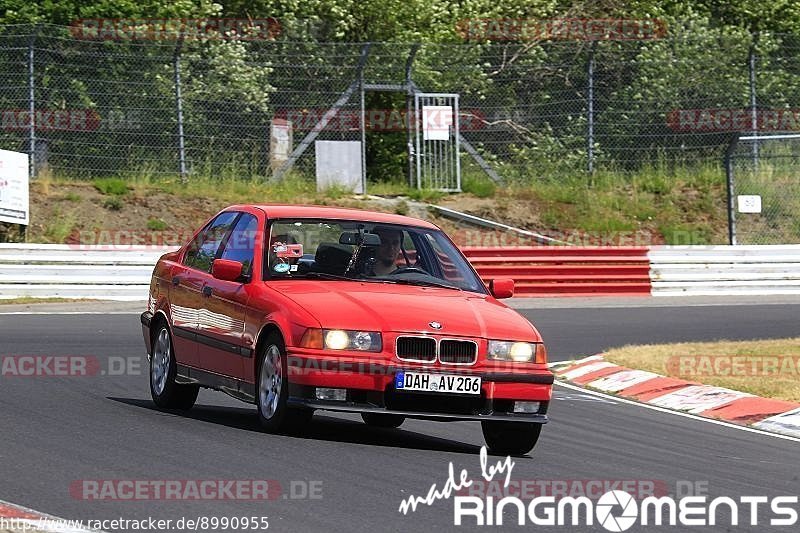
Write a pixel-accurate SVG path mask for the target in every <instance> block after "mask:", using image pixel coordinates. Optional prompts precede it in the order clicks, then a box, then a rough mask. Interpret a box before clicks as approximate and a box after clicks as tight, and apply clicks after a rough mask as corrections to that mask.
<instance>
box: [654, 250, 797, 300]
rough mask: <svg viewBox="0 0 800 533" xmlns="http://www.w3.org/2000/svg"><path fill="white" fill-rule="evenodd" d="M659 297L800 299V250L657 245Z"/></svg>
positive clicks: (655, 265)
mask: <svg viewBox="0 0 800 533" xmlns="http://www.w3.org/2000/svg"><path fill="white" fill-rule="evenodd" d="M648 257H649V259H650V278H651V280H652V285H653V288H652V294H653V296H682V295H686V296H713V295H730V296H736V295H742V296H746V295H776V294H800V245H770V246H764V245H758V246H756V245H752V246H703V247H699V246H693V247H687V246H653V247H651V248H650V252H649V254H648Z"/></svg>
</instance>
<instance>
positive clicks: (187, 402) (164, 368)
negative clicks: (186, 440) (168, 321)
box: [150, 325, 200, 410]
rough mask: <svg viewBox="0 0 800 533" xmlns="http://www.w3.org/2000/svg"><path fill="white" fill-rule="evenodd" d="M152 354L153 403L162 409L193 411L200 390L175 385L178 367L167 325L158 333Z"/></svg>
mask: <svg viewBox="0 0 800 533" xmlns="http://www.w3.org/2000/svg"><path fill="white" fill-rule="evenodd" d="M150 353H151V354H152V355H150V396H151V397H152V398H153V403H155V404H156V405H157V406H158V407H161V408H162V409H183V410H187V409H191V408H192V406H193V405H194V402H195V401H196V400H197V393H198V392H199V391H200V388H199V387H198V386H197V385H180V384H178V383H175V375H176V374H177V372H178V367H177V364H176V363H175V354H174V353H173V352H172V337H170V334H169V329H168V328H167V326H166V325H162V326H161V327H160V329H159V330H158V331H157V333H156V335H155V337H154V338H153V344H152V347H151V350H150Z"/></svg>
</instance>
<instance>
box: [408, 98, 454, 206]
mask: <svg viewBox="0 0 800 533" xmlns="http://www.w3.org/2000/svg"><path fill="white" fill-rule="evenodd" d="M414 117H415V120H414V124H415V128H414V136H415V142H414V150H415V157H414V164H415V165H416V174H417V188H419V189H436V190H440V191H447V192H461V160H460V157H459V155H460V135H459V130H458V95H457V94H447V93H416V94H414Z"/></svg>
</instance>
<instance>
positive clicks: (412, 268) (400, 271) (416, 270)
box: [389, 266, 430, 276]
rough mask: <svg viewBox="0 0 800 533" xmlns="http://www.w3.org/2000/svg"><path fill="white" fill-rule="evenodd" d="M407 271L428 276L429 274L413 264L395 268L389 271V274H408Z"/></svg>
mask: <svg viewBox="0 0 800 533" xmlns="http://www.w3.org/2000/svg"><path fill="white" fill-rule="evenodd" d="M409 272H410V273H416V274H425V275H426V276H430V274H428V271H427V270H424V269H422V268H419V267H415V266H404V267H399V268H396V269H395V270H393V271H391V272H389V275H390V276H394V275H396V274H408V273H409Z"/></svg>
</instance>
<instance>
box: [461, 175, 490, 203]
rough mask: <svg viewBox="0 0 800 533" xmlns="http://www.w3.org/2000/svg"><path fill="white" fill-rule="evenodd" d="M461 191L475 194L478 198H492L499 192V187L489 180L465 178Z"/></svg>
mask: <svg viewBox="0 0 800 533" xmlns="http://www.w3.org/2000/svg"><path fill="white" fill-rule="evenodd" d="M461 190H462V191H464V192H468V193H471V194H474V195H475V196H477V197H478V198H490V197H492V196H494V193H495V192H497V185H495V183H494V182H493V181H489V180H488V179H480V178H477V177H474V176H465V177H464V179H463V180H462V181H461Z"/></svg>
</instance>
